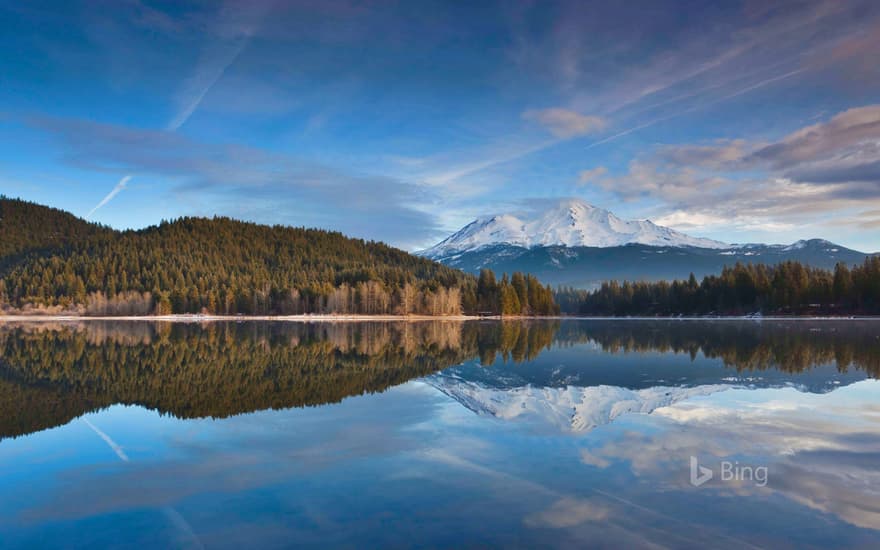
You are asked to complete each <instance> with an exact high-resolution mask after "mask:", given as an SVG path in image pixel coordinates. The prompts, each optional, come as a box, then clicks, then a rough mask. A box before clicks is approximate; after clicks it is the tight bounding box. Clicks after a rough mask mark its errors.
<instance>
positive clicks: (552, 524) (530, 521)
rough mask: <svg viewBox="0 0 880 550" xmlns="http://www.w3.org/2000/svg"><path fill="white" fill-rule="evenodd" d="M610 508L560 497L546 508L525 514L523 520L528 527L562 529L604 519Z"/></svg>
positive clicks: (583, 500)
mask: <svg viewBox="0 0 880 550" xmlns="http://www.w3.org/2000/svg"><path fill="white" fill-rule="evenodd" d="M610 514H611V509H610V508H609V507H608V506H606V505H604V504H599V503H596V502H592V501H590V500H585V499H575V498H562V499H559V500H557V501H556V502H554V503H553V505H552V506H550V508H548V509H547V510H544V511H541V512H537V513H534V514H532V515H529V516H526V518H525V519H524V520H523V522H524V523H525V524H526V526H528V527H549V528H551V529H563V528H568V527H574V526H576V525H580V524H582V523H585V522H588V521H605V520H606V519H608V516H609V515H610Z"/></svg>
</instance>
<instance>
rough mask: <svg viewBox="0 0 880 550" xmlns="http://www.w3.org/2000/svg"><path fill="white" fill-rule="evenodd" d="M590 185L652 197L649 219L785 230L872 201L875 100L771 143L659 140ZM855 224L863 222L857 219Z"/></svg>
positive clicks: (876, 166)
mask: <svg viewBox="0 0 880 550" xmlns="http://www.w3.org/2000/svg"><path fill="white" fill-rule="evenodd" d="M596 183H597V185H599V186H601V187H603V188H604V189H606V190H607V191H609V192H611V193H614V194H616V195H617V196H618V197H621V198H623V199H626V200H637V199H645V198H649V199H652V200H655V201H658V203H659V206H658V207H657V209H656V213H657V215H656V216H655V219H656V220H657V221H658V222H659V223H666V224H669V225H672V226H674V227H679V228H695V227H712V228H715V229H718V228H719V227H724V226H728V227H732V228H738V229H758V230H768V231H769V230H778V229H791V228H794V227H796V226H797V225H801V224H812V223H814V222H816V220H817V218H818V217H819V216H826V217H831V218H838V221H842V222H844V223H861V224H865V223H867V224H868V225H869V226H870V225H872V224H871V221H870V220H867V221H866V220H859V221H853V220H852V219H850V213H849V212H848V209H850V208H854V207H858V206H865V202H866V201H867V203H868V205H871V204H875V205H878V206H880V105H868V106H865V107H859V108H855V109H849V110H847V111H844V112H842V113H839V114H837V115H835V116H833V117H831V118H830V119H829V120H827V121H824V122H819V123H816V124H811V125H809V126H806V127H803V128H800V129H798V130H795V131H794V132H791V133H789V134H788V135H785V136H783V137H782V138H780V139H778V140H775V141H770V142H768V141H763V140H762V141H749V140H747V139H720V140H715V141H713V142H709V143H696V144H688V143H685V144H677V145H661V146H658V147H656V148H655V149H654V150H653V151H650V152H648V153H645V154H642V155H640V156H638V157H636V158H635V159H633V160H632V161H630V163H629V165H628V169H627V171H626V173H624V174H622V175H619V176H616V177H605V178H603V179H601V180H598V181H597V182H596ZM862 227H865V226H864V225H862Z"/></svg>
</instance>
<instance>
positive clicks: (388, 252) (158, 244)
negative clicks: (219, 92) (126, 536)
mask: <svg viewBox="0 0 880 550" xmlns="http://www.w3.org/2000/svg"><path fill="white" fill-rule="evenodd" d="M0 310H3V311H6V312H7V313H47V314H51V313H55V314H59V313H73V314H80V315H93V316H101V315H151V314H158V315H167V314H180V313H205V314H223V315H233V314H243V315H295V314H306V313H325V314H333V313H338V314H349V313H353V314H368V315H377V314H382V315H411V314H419V315H460V314H477V313H479V314H485V315H500V314H503V315H551V314H555V313H558V308H557V307H556V305H555V303H554V301H553V292H552V290H551V289H550V288H549V287H547V286H543V285H541V284H540V283H539V282H538V281H537V280H536V279H535V278H534V277H531V276H528V275H523V274H520V273H514V274H513V275H512V276H510V277H507V276H506V275H504V276H502V277H501V279H500V280H498V279H496V277H495V274H493V273H491V272H484V273H483V274H481V275H480V277H479V278H477V277H474V276H472V275H469V274H465V273H463V272H461V271H459V270H456V269H453V268H450V267H446V266H443V265H441V264H439V263H436V262H433V261H430V260H427V259H424V258H420V257H417V256H414V255H412V254H409V253H407V252H404V251H402V250H399V249H396V248H393V247H391V246H388V245H386V244H383V243H379V242H373V241H364V240H361V239H353V238H348V237H346V236H344V235H342V234H341V233H337V232H332V231H324V230H318V229H305V228H294V227H286V226H280V225H275V226H265V225H258V224H255V223H248V222H242V221H237V220H233V219H230V218H223V217H215V218H211V219H207V218H190V217H186V218H180V219H178V220H175V221H170V222H162V223H161V224H159V225H157V226H151V227H148V228H145V229H142V230H136V231H134V230H129V231H115V230H113V229H110V228H107V227H104V226H100V225H97V224H92V223H89V222H86V221H85V220H82V219H79V218H76V217H75V216H73V215H72V214H69V213H66V212H63V211H60V210H56V209H52V208H48V207H45V206H41V205H37V204H33V203H29V202H25V201H21V200H17V199H8V198H5V197H2V198H0Z"/></svg>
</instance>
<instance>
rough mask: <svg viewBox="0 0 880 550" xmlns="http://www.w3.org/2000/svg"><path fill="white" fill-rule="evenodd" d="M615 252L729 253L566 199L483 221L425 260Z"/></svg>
mask: <svg viewBox="0 0 880 550" xmlns="http://www.w3.org/2000/svg"><path fill="white" fill-rule="evenodd" d="M499 244H504V245H512V246H519V247H522V248H532V247H536V246H566V247H574V246H590V247H600V248H603V247H611V246H622V245H625V244H646V245H652V246H674V247H684V246H692V247H699V248H726V247H727V246H728V245H726V244H725V243H721V242H718V241H713V240H710V239H701V238H697V237H691V236H689V235H685V234H684V233H679V232H678V231H675V230H673V229H669V228H667V227H662V226H659V225H656V224H655V223H653V222H651V221H650V220H623V219H621V218H618V217H617V216H615V215H614V214H613V213H611V212H610V211H608V210H605V209H604V208H599V207H597V206H594V205H592V204H590V203H588V202H585V201H582V200H580V199H573V198H572V199H561V200H559V201H556V202H553V203H550V204H549V206H547V207H546V208H543V209H532V210H529V211H526V212H515V213H514V212H510V213H503V214H495V215H490V216H483V217H479V218H477V219H476V220H474V221H472V222H471V223H469V224H467V225H466V226H464V227H463V228H461V229H460V230H459V231H457V232H456V233H454V234H452V235H450V236H449V237H447V238H446V239H444V240H443V241H441V242H440V243H438V244H437V245H435V246H433V247H431V248H429V249H427V250H425V251H423V252H422V253H421V254H423V255H425V256H428V257H430V258H442V257H448V256H449V255H452V254H458V253H461V252H468V251H473V250H478V249H480V248H484V247H487V246H492V245H499Z"/></svg>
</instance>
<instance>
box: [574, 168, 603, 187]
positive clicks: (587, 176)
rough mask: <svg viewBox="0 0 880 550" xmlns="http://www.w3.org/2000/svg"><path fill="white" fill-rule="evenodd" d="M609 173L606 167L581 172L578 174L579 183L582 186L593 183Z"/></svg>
mask: <svg viewBox="0 0 880 550" xmlns="http://www.w3.org/2000/svg"><path fill="white" fill-rule="evenodd" d="M607 173H608V169H607V168H605V167H604V166H597V167H595V168H590V169H588V170H581V172H580V173H579V174H578V183H579V184H580V185H586V184H588V183H592V182H594V181H596V180H597V179H599V178H601V177H602V176H604V175H605V174H607Z"/></svg>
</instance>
